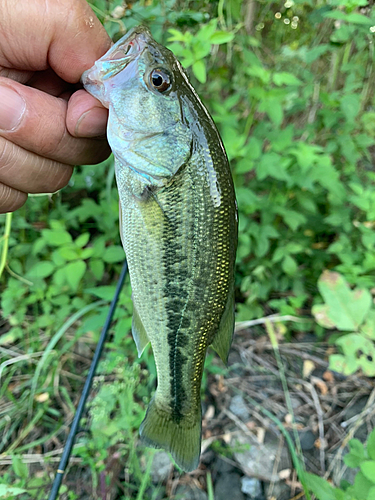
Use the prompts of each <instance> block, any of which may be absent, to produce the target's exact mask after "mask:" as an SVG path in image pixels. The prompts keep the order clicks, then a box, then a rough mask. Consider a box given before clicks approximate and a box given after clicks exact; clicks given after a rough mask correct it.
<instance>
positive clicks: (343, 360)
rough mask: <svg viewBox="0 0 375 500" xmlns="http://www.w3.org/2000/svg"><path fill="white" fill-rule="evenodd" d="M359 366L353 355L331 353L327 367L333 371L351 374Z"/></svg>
mask: <svg viewBox="0 0 375 500" xmlns="http://www.w3.org/2000/svg"><path fill="white" fill-rule="evenodd" d="M358 368H359V365H358V361H357V360H356V358H355V357H353V356H352V357H348V356H342V355H341V354H332V355H331V356H330V357H329V369H330V370H332V371H333V372H337V373H343V374H344V375H347V376H348V375H352V374H353V373H355V372H356V371H357V370H358Z"/></svg>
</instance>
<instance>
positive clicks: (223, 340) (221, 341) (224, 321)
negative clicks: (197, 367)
mask: <svg viewBox="0 0 375 500" xmlns="http://www.w3.org/2000/svg"><path fill="white" fill-rule="evenodd" d="M233 332H234V293H233V291H231V292H230V294H229V297H228V300H227V303H226V306H225V309H224V312H223V315H222V317H221V321H220V325H219V330H218V332H217V334H216V335H215V337H214V340H213V342H212V344H211V346H212V348H213V349H214V350H215V351H216V352H217V353H218V355H219V356H220V358H221V359H222V361H223V363H224V364H225V365H226V364H227V361H228V354H229V350H230V346H231V344H232V338H233Z"/></svg>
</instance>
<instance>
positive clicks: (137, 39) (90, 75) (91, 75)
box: [81, 26, 152, 108]
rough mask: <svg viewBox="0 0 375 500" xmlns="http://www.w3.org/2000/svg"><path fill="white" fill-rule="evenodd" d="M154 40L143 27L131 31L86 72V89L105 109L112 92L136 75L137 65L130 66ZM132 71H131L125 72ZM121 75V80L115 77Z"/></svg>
mask: <svg viewBox="0 0 375 500" xmlns="http://www.w3.org/2000/svg"><path fill="white" fill-rule="evenodd" d="M150 40H152V37H151V33H150V32H149V30H148V29H147V28H145V27H143V26H140V27H138V28H135V29H133V30H130V31H129V32H128V33H127V34H126V35H125V36H123V37H122V38H121V39H120V40H119V41H118V42H117V43H115V44H114V45H113V46H112V47H111V48H110V49H109V50H108V51H107V52H106V53H105V54H104V56H102V57H101V58H100V59H98V60H97V61H96V62H95V64H94V66H92V67H91V68H89V69H88V70H86V71H85V72H84V73H83V74H82V77H81V82H82V84H83V86H84V88H85V89H86V90H87V92H89V93H90V94H91V95H92V96H93V97H95V98H96V99H98V101H100V102H101V103H102V104H103V106H104V107H106V108H109V107H110V100H111V98H110V91H111V88H112V87H113V86H114V85H116V86H119V85H121V84H123V83H125V82H126V81H127V80H129V79H131V78H132V77H133V76H134V74H135V71H136V70H135V65H134V64H133V65H132V64H130V63H132V62H134V61H136V59H137V58H138V57H139V55H140V54H141V53H142V52H143V50H144V49H145V48H146V47H147V45H148V43H149V42H150ZM125 69H128V70H129V69H130V71H128V70H127V71H124V70H125ZM120 73H121V75H120ZM118 75H120V76H121V78H116V80H115V81H113V78H114V77H115V76H118Z"/></svg>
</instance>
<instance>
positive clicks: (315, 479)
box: [304, 472, 337, 500]
mask: <svg viewBox="0 0 375 500" xmlns="http://www.w3.org/2000/svg"><path fill="white" fill-rule="evenodd" d="M304 477H305V482H306V485H307V487H308V488H309V490H311V491H312V492H313V493H314V495H315V496H316V498H318V500H336V498H337V496H336V493H335V488H333V487H332V486H331V485H330V484H329V482H328V481H327V480H326V479H323V478H322V477H319V476H316V475H315V474H310V473H309V472H305V473H304Z"/></svg>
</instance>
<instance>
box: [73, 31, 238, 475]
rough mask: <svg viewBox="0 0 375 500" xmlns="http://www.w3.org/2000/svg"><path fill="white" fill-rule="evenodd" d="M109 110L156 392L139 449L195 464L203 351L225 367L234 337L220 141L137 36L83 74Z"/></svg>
mask: <svg viewBox="0 0 375 500" xmlns="http://www.w3.org/2000/svg"><path fill="white" fill-rule="evenodd" d="M81 81H82V83H83V86H84V88H85V89H86V90H87V91H88V92H89V93H90V94H92V95H93V96H94V97H96V98H97V99H98V100H99V101H100V102H101V103H102V104H103V105H104V106H105V107H107V108H108V109H109V118H108V125H107V137H108V142H109V145H110V146H111V149H112V151H113V154H114V158H115V174H116V182H117V187H118V192H119V201H120V208H119V211H120V235H121V240H122V244H123V246H124V250H125V255H126V259H127V261H128V268H129V274H130V282H131V288H132V300H133V318H132V334H133V338H134V340H135V343H136V346H137V350H138V355H139V356H140V355H141V354H142V352H143V350H144V348H145V347H146V345H147V344H148V343H149V342H150V343H151V347H152V350H153V354H154V358H155V364H156V371H157V388H156V391H155V394H154V396H153V397H152V399H151V401H150V403H149V405H148V408H147V411H146V416H145V418H144V420H143V422H142V424H141V426H140V430H139V432H140V437H141V440H142V441H143V442H144V444H145V445H146V446H150V447H154V448H162V449H165V450H166V451H168V452H170V454H171V456H172V458H173V459H174V461H175V462H176V464H177V465H178V466H179V467H180V468H181V469H182V470H184V471H186V472H190V471H193V470H195V469H196V468H197V467H198V466H199V460H200V451H201V434H202V410H201V397H200V392H201V380H202V374H203V367H204V361H205V356H206V351H207V348H208V346H210V345H211V346H212V347H213V349H214V350H216V351H217V353H218V354H219V356H220V357H221V359H222V360H223V361H224V363H226V362H227V358H228V353H229V349H230V346H231V342H232V337H233V331H234V314H235V303H234V265H235V255H236V248H237V225H238V219H237V204H236V198H235V191H234V186H233V180H232V176H231V171H230V167H229V163H228V159H227V155H226V152H225V149H224V146H223V143H222V140H221V138H220V135H219V132H218V130H217V128H216V126H215V124H214V122H213V120H212V118H211V116H210V115H209V113H208V111H207V110H206V108H205V107H204V105H203V104H202V102H201V100H200V98H199V97H198V95H197V93H196V91H195V90H194V88H193V87H192V85H191V84H190V82H189V79H188V76H187V74H186V72H185V70H184V69H183V68H182V66H181V64H180V62H179V61H178V60H177V59H176V57H175V56H174V55H173V53H172V52H171V51H170V50H168V49H167V48H166V47H164V46H163V45H160V44H159V43H157V42H156V41H155V40H154V39H153V37H152V35H151V33H150V31H149V30H148V29H147V28H146V27H144V26H139V27H137V28H134V29H132V30H131V31H129V32H128V33H127V34H126V35H125V36H124V37H123V38H121V39H120V40H119V41H118V42H117V43H116V44H114V45H113V46H112V48H111V49H110V50H109V51H108V52H107V53H106V54H105V55H104V56H103V57H101V58H100V59H99V60H98V61H96V63H95V64H94V66H93V67H92V68H91V69H89V70H87V71H85V73H84V74H83V75H82V79H81Z"/></svg>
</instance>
